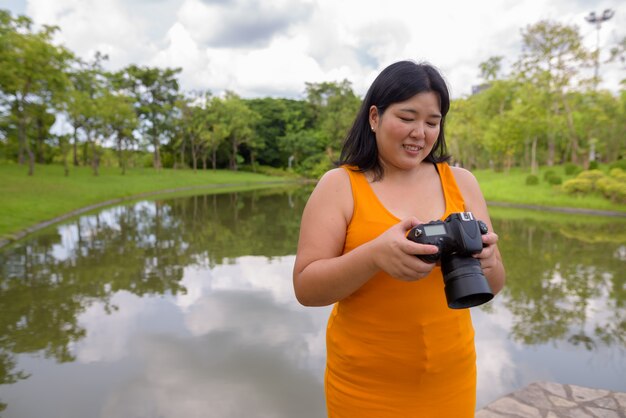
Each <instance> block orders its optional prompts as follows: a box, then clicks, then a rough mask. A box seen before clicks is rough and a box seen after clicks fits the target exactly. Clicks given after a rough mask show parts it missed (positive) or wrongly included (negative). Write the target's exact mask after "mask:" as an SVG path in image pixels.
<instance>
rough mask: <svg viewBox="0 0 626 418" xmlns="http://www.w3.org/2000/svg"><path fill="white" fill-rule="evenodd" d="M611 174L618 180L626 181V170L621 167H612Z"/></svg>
mask: <svg viewBox="0 0 626 418" xmlns="http://www.w3.org/2000/svg"><path fill="white" fill-rule="evenodd" d="M609 176H611V178H614V179H615V180H617V181H621V182H623V183H626V171H624V170H622V169H621V168H613V169H611V171H609Z"/></svg>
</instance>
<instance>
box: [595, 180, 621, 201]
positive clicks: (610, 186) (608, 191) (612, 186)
mask: <svg viewBox="0 0 626 418" xmlns="http://www.w3.org/2000/svg"><path fill="white" fill-rule="evenodd" d="M596 187H597V189H598V190H600V192H602V194H603V195H604V197H606V198H608V199H611V200H612V201H614V202H617V203H626V182H621V181H618V180H616V179H614V178H612V177H604V178H602V179H600V180H598V182H597V183H596Z"/></svg>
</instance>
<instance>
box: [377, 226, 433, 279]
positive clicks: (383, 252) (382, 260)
mask: <svg viewBox="0 0 626 418" xmlns="http://www.w3.org/2000/svg"><path fill="white" fill-rule="evenodd" d="M421 223H422V222H420V221H419V220H418V219H417V218H415V217H409V218H406V219H404V220H402V221H401V222H399V223H397V224H396V225H394V226H392V227H391V228H389V229H388V230H387V231H385V232H384V233H382V234H381V235H379V236H378V237H377V238H375V239H374V240H372V241H371V242H370V244H371V245H372V246H373V251H372V254H373V259H374V260H373V261H374V263H375V264H376V265H377V266H378V268H380V269H381V270H383V271H384V272H386V273H387V274H389V275H390V276H392V277H395V278H397V279H399V280H404V281H415V280H419V279H422V278H424V277H425V276H427V275H428V274H429V273H430V272H431V271H432V269H433V268H434V267H435V263H427V262H425V261H422V260H421V259H420V258H419V257H416V255H420V254H423V255H426V254H436V253H437V251H439V249H438V248H437V247H436V246H435V245H427V244H418V243H416V242H413V241H411V240H409V239H407V238H406V234H407V232H408V231H409V230H410V229H411V228H413V227H414V226H416V225H419V224H421Z"/></svg>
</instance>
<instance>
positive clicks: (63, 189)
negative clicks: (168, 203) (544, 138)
mask: <svg viewBox="0 0 626 418" xmlns="http://www.w3.org/2000/svg"><path fill="white" fill-rule="evenodd" d="M551 169H552V170H554V171H556V172H557V174H560V175H562V177H563V180H567V179H568V178H571V177H568V176H565V175H564V174H563V172H562V169H561V168H559V167H556V168H555V167H552V168H551ZM474 174H475V175H476V177H477V178H478V180H479V182H480V184H481V188H482V190H483V193H484V194H485V198H486V199H487V200H488V201H493V202H509V203H514V204H526V205H536V206H547V207H555V206H556V207H570V208H584V209H596V210H609V211H618V212H622V213H625V214H626V207H624V205H618V204H615V203H612V202H610V201H608V200H607V199H605V198H603V197H602V196H600V195H588V196H584V197H579V196H570V195H567V194H565V193H563V192H562V191H561V190H560V187H559V186H553V185H550V184H548V183H547V182H545V181H541V182H540V183H539V184H538V185H534V186H527V185H526V184H525V181H526V176H527V174H528V173H527V172H526V171H524V170H521V169H513V170H511V171H510V172H508V173H495V172H493V171H490V170H478V171H475V172H474ZM540 177H541V173H540ZM283 180H284V179H282V178H280V177H270V176H265V175H260V174H254V173H248V172H232V171H228V170H217V171H215V172H213V171H206V172H205V171H198V172H196V173H194V172H193V171H191V170H162V171H160V172H157V171H155V170H153V169H150V168H146V169H134V170H131V171H129V172H128V173H127V174H126V175H121V174H120V171H119V169H116V168H102V169H101V173H100V176H98V177H94V176H93V174H92V172H91V170H90V169H89V168H86V167H73V168H72V169H71V173H70V175H69V176H68V177H65V176H64V174H63V168H62V167H60V166H56V165H49V166H37V167H36V170H35V176H33V177H28V176H27V175H26V168H25V167H23V166H19V165H0V239H2V238H10V237H11V236H12V235H13V234H15V233H17V232H19V231H22V230H24V229H26V228H28V227H32V226H33V225H36V224H38V223H40V222H42V221H47V220H50V219H54V218H56V217H58V216H61V215H64V214H67V213H69V212H72V211H74V210H77V209H80V208H84V207H88V206H91V205H94V204H99V203H102V202H107V201H111V200H114V199H120V198H132V197H137V196H138V195H141V194H144V193H155V192H166V193H167V192H171V191H172V190H174V189H177V190H180V189H183V191H184V192H185V190H186V193H197V192H198V191H203V190H204V191H206V190H210V188H212V187H216V186H218V185H220V187H221V188H220V190H221V191H225V189H224V188H223V187H224V186H225V185H226V186H228V187H229V188H230V189H234V188H236V189H237V190H241V189H245V188H256V187H261V186H262V185H267V184H272V183H274V182H281V181H283ZM285 181H287V180H285Z"/></svg>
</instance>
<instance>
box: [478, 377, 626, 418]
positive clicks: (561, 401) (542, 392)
mask: <svg viewBox="0 0 626 418" xmlns="http://www.w3.org/2000/svg"><path fill="white" fill-rule="evenodd" d="M509 417H511V418H513V417H516V418H587V417H589V418H626V393H622V392H611V391H609V390H604V389H592V388H586V387H582V386H575V385H561V384H559V383H553V382H536V383H532V384H530V385H528V386H526V387H525V388H522V389H520V390H518V391H516V392H513V393H510V394H508V395H505V396H503V397H502V398H500V399H498V400H496V401H494V402H492V403H490V404H489V405H487V406H485V407H484V408H483V409H481V410H480V411H478V412H476V418H509Z"/></svg>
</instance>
